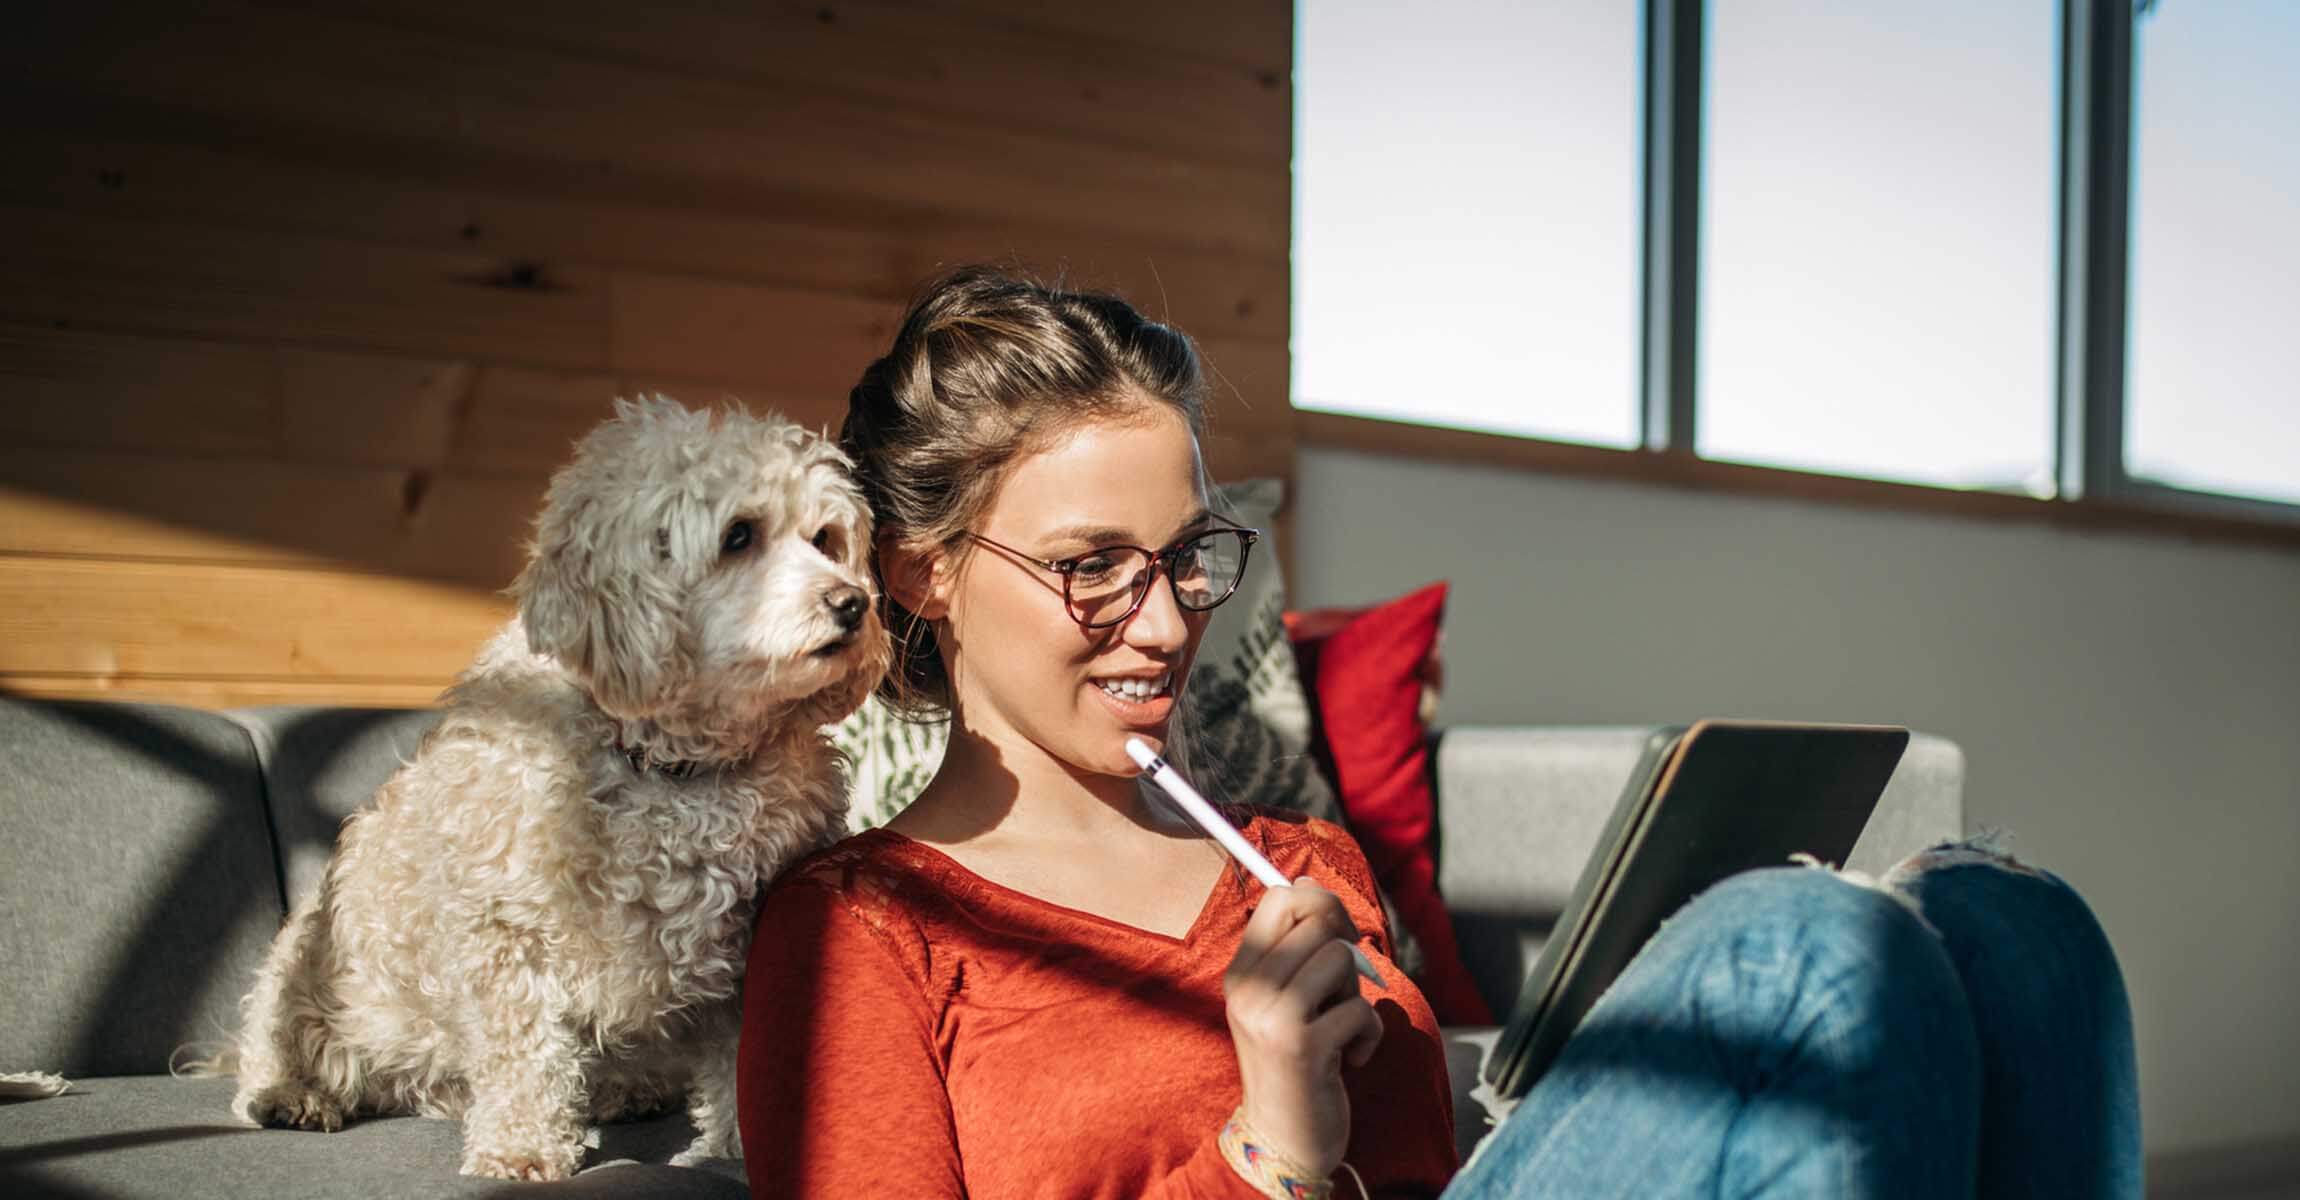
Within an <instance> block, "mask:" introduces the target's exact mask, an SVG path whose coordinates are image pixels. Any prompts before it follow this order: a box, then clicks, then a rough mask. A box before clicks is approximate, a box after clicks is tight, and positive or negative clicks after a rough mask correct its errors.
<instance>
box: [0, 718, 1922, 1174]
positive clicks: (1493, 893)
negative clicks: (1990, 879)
mask: <svg viewBox="0 0 2300 1200" xmlns="http://www.w3.org/2000/svg"><path fill="white" fill-rule="evenodd" d="M430 721H431V716H430V714H428V713H423V712H404V711H384V710H367V709H332V708H306V709H251V710H242V711H236V712H227V713H211V712H203V711H197V710H192V709H183V708H172V707H167V706H159V705H138V704H104V703H69V702H40V701H25V700H16V699H9V698H0V762H5V763H6V766H7V769H6V771H5V772H4V773H0V862H5V864H6V866H5V876H4V877H5V882H4V883H0V1018H4V1019H0V1072H11V1071H27V1070H42V1071H54V1072H60V1073H62V1074H64V1075H66V1076H68V1077H70V1078H71V1079H72V1080H73V1081H74V1085H75V1086H74V1088H73V1089H72V1091H70V1092H68V1093H66V1094H65V1095H62V1096H58V1097H54V1098H50V1099H43V1100H29V1101H20V1102H16V1103H11V1104H0V1195H5V1196H12V1197H13V1196H62V1197H95V1196H107V1197H108V1196H155V1197H162V1196H165V1197H174V1196H178V1195H182V1194H186V1193H192V1194H203V1195H205V1194H218V1195H220V1194H230V1195H248V1196H302V1197H332V1196H344V1197H351V1196H360V1197H369V1196H393V1197H399V1196H407V1197H413V1196H426V1197H428V1196H464V1195H480V1194H492V1193H498V1192H506V1191H515V1192H517V1193H519V1194H521V1195H524V1196H531V1197H541V1196H558V1195H569V1196H576V1195H589V1194H600V1195H607V1194H613V1195H618V1196H622V1195H662V1196H719V1195H724V1196H741V1195H743V1193H744V1189H743V1186H742V1183H741V1178H742V1176H741V1169H740V1166H739V1164H736V1163H731V1162H729V1163H719V1164H713V1165H712V1166H710V1167H706V1168H696V1169H689V1168H678V1167H671V1166H667V1165H664V1163H665V1160H667V1159H668V1158H669V1157H670V1156H671V1154H673V1153H675V1152H676V1151H677V1150H678V1149H680V1148H681V1147H683V1146H684V1145H685V1144H686V1142H687V1140H688V1138H689V1136H691V1135H690V1132H689V1130H688V1129H687V1127H686V1123H685V1120H684V1119H683V1118H680V1117H665V1118H659V1119H656V1120H653V1121H643V1122H634V1123H628V1124H621V1125H613V1126H608V1127H606V1128H604V1129H602V1131H601V1141H600V1146H599V1148H598V1149H597V1150H595V1151H594V1152H593V1153H592V1155H591V1159H590V1162H591V1163H592V1164H594V1165H593V1166H591V1167H590V1168H589V1169H587V1170H586V1171H585V1172H584V1173H582V1174H580V1175H578V1176H577V1177H575V1178H574V1179H571V1180H567V1181H565V1182H562V1183H556V1184H518V1185H513V1184H503V1183H496V1182H491V1181H482V1180H473V1179H466V1178H463V1177H461V1176H459V1175H457V1174H455V1165H456V1162H457V1161H458V1130H457V1128H456V1126H455V1125H454V1123H452V1122H446V1121H436V1120H424V1119H420V1118H412V1117H411V1118H394V1119H385V1120H369V1121H363V1122H358V1123H355V1124H354V1125H353V1126H351V1127H350V1128H348V1129H346V1130H344V1131H343V1132H341V1133H337V1134H325V1135H323V1134H310V1133H298V1132H290V1131H282V1130H268V1129H267V1130H256V1129H246V1128H242V1127H240V1126H238V1125H236V1124H235V1123H234V1122H233V1121H232V1119H231V1117H230V1115H229V1113H228V1111H227V1101H228V1099H229V1097H230V1093H231V1080H229V1079H223V1078H175V1077H171V1076H170V1074H169V1071H168V1068H169V1062H170V1057H171V1055H172V1054H175V1053H176V1052H177V1051H178V1050H179V1049H180V1048H183V1047H187V1046H190V1047H196V1048H198V1047H204V1048H209V1049H213V1048H215V1047H217V1046H219V1045H220V1044H221V1043H222V1041H223V1039H225V1038H226V1037H227V1036H228V1035H229V1033H230V1031H231V1030H232V1029H233V1027H234V1025H235V1021H236V1004H237V1000H238V997H239V995H240V994H241V992H242V991H244V990H245V988H246V986H247V983H248V980H249V978H250V976H251V974H252V972H253V970H254V968H255V965H256V963H257V961H258V959H259V958H260V956H261V955H262V953H263V950H264V948H265V946H266V945H267V944H268V942H269V940H270V938H271V935H272V932H273V931H274V930H275V929H276V928H277V927H278V925H279V922H280V921H281V919H282V918H283V916H284V915H285V913H286V909H287V905H288V902H289V899H290V898H291V897H297V896H301V895H303V894H305V893H306V892H308V891H309V890H310V889H311V888H312V887H313V886H315V884H316V881H317V879H318V877H319V874H320V872H321V870H322V868H323V866H324V864H325V862H326V859H327V853H328V847H329V845H330V843H331V841H332V839H333V837H334V833H335V829H336V827H337V825H338V824H339V823H340V822H341V821H342V819H343V817H344V816H345V815H346V814H347V813H349V812H351V811H352V810H353V809H354V808H356V807H358V806H359V805H360V804H361V803H362V802H364V801H365V800H366V799H367V797H368V795H369V794H370V793H371V792H372V791H373V790H374V789H375V787H376V785H377V784H378V783H380V782H381V781H382V779H383V778H384V777H385V776H386V775H388V774H389V773H390V771H391V770H392V769H393V768H394V766H396V764H397V763H398V762H399V761H401V759H402V758H403V757H404V756H405V755H406V754H408V753H409V752H410V751H411V750H412V749H413V747H414V745H415V742H416V740H417V738H419V737H420V736H421V734H422V731H423V730H424V729H425V728H426V727H428V725H429V723H430ZM1644 733H1645V730H1642V729H1635V728H1607V729H1529V728H1506V729H1480V728H1457V729H1452V730H1448V731H1446V732H1444V733H1443V734H1442V735H1441V736H1440V737H1439V738H1438V739H1437V753H1436V755H1435V774H1436V777H1437V785H1438V794H1439V840H1440V841H1439V856H1440V857H1439V882H1440V887H1441V889H1442V890H1443V892H1444V894H1445V896H1446V898H1447V901H1448V903H1449V905H1450V907H1451V909H1452V911H1453V913H1454V919H1455V925H1456V929H1457V932H1458V934H1459V936H1460V939H1461V944H1462V947H1463V954H1464V958H1465V960H1466V962H1467V965H1468V967H1469V969H1470V972H1471V974H1472V976H1473V977H1474V978H1475V979H1476V980H1477V983H1478V986H1479V987H1480V989H1481V990H1482V991H1483V992H1484V993H1485V995H1486V997H1487V999H1488V1000H1489V1002H1491V1003H1492V1004H1493V1005H1494V1007H1495V1008H1496V1010H1497V1011H1501V1012H1506V1011H1507V1010H1508V1008H1509V1007H1510V1004H1511V1003H1512V1001H1513V1000H1514V998H1515V995H1516V991H1517V987H1518V985H1519V982H1520V980H1521V979H1522V977H1523V974H1524V972H1525V970H1526V969H1527V968H1528V967H1529V966H1530V965H1531V963H1532V962H1533V961H1534V959H1535V957H1536V956H1537V955H1538V953H1539V950H1540V946H1541V940H1542V938H1543V937H1544V936H1545V935H1546V933H1547V930H1548V927H1549V924H1550V923H1551V922H1552V921H1553V920H1554V919H1555V916H1556V912H1557V910H1558V908H1559V907H1560V905H1561V904H1562V903H1563V901H1564V899H1565V897H1566V895H1567V893H1568V892H1569V890H1570V889H1571V887H1572V885H1573V881H1574V879H1575V877H1576V876H1577V875H1578V873H1579V871H1580V869H1581V862H1582V858H1583V856H1584V855H1585V854H1586V853H1587V850H1588V848H1589V846H1590V845H1591V844H1592V843H1593V842H1594V841H1595V839H1596V836H1597V832H1598V827H1599V825H1600V824H1601V822H1602V820H1603V817H1604V815H1605V813H1606V812H1607V811H1608V810H1609V808H1610V806H1611V805H1612V802H1613V800H1614V797H1615V795H1616V794H1617V793H1618V791H1619V789H1620V787H1621V783H1622V781H1623V780H1624V779H1625V778H1626V777H1627V776H1628V774H1629V772H1630V769H1631V764H1632V763H1633V762H1634V760H1635V758H1636V755H1637V750H1638V747H1639V745H1640V743H1641V741H1642V738H1643V735H1644ZM1962 767H1963V764H1962V757H1961V756H1960V755H1959V753H1958V752H1957V749H1956V747H1955V746H1953V745H1951V744H1949V743H1947V742H1945V741H1942V740H1941V739H1938V738H1931V737H1923V736H1920V737H1918V738H1917V739H1916V740H1915V742H1914V743H1913V744H1912V746H1911V748H1910V751H1909V754H1908V756H1907V757H1906V758H1905V759H1904V760H1903V763H1902V766H1901V769H1900V771H1899V772H1898V774H1897V775H1896V776H1895V778H1894V781H1893V784H1892V787H1891V788H1890V789H1889V790H1888V792H1887V793H1886V797H1885V800H1884V803H1883V805H1882V807H1881V808H1880V811H1879V814H1878V816H1877V818H1876V819H1875V820H1873V821H1872V822H1871V825H1870V828H1869V831H1868V833H1867V834H1866V835H1865V836H1864V838H1863V840H1862V844H1861V846H1860V848H1859V849H1858V850H1857V851H1856V852H1855V855H1854V864H1853V865H1855V866H1866V867H1868V868H1870V869H1875V868H1877V867H1881V866H1883V865H1886V864H1888V863H1890V862H1891V861H1892V860H1893V859H1895V858H1897V857H1899V856H1900V855H1902V854H1905V853H1907V852H1908V851H1910V850H1913V849H1916V848H1918V847H1919V846H1921V845H1923V844H1924V843H1926V842H1927V841H1930V840H1934V839H1937V838H1940V837H1945V836H1952V835H1954V834H1955V833H1957V832H1958V830H1959V828H1960V826H1961V814H1962V809H1961V784H1962V774H1963V770H1962ZM1448 1043H1449V1044H1448V1058H1449V1065H1450V1066H1451V1067H1452V1069H1453V1074H1454V1079H1455V1084H1456V1089H1455V1090H1456V1093H1457V1105H1458V1107H1457V1119H1456V1123H1457V1126H1458V1127H1459V1129H1460V1132H1461V1138H1462V1143H1463V1147H1464V1150H1465V1152H1466V1150H1467V1148H1468V1147H1469V1145H1470V1144H1471V1143H1472V1142H1474V1140H1475V1138H1476V1137H1477V1136H1479V1135H1480V1134H1482V1133H1483V1132H1484V1131H1485V1130H1486V1128H1487V1124H1488V1120H1487V1114H1486V1112H1485V1110H1484V1108H1483V1106H1482V1105H1481V1104H1480V1103H1479V1101H1478V1100H1477V1099H1475V1098H1474V1097H1473V1096H1472V1094H1471V1093H1472V1090H1473V1084H1474V1080H1475V1075H1476V1071H1477V1068H1478V1065H1479V1058H1480V1055H1481V1054H1482V1053H1483V1052H1484V1051H1485V1050H1486V1049H1487V1048H1489V1047H1490V1045H1491V1043H1492V1031H1490V1030H1456V1031H1450V1032H1449V1038H1448Z"/></svg>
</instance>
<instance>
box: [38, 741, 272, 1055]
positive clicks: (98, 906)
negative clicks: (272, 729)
mask: <svg viewBox="0 0 2300 1200" xmlns="http://www.w3.org/2000/svg"><path fill="white" fill-rule="evenodd" d="M0 762H5V763H7V764H8V770H6V771H4V772H0V878H4V879H5V880H6V882H5V883H0V963H5V964H7V970H6V971H4V972H0V1013H5V1014H7V1019H6V1020H0V1071H25V1070H41V1071H58V1072H62V1073H64V1074H66V1075H92V1074H132V1073H141V1072H149V1071H165V1070H166V1069H167V1065H168V1058H169V1055H170V1053H171V1052H173V1051H174V1050H175V1049H176V1048H177V1047H179V1046H183V1045H187V1044H191V1043H207V1044H208V1045H209V1047H211V1048H213V1047H215V1046H216V1045H217V1044H218V1043H220V1041H221V1040H222V1039H224V1038H227V1037H229V1036H230V1034H231V1032H232V1031H233V1030H234V1029H236V1028H237V1026H238V1023H239V1020H238V1001H239V997H240V995H241V994H242V993H243V992H244V991H245V990H246V988H247V985H248V980H249V979H250V978H251V977H252V976H253V975H254V973H255V969H256V965H257V964H258V963H259V962H260V961H261V960H262V957H263V952H264V948H265V946H266V945H267V944H268V943H269V942H270V941H271V936H272V934H273V932H274V931H275V930H277V929H278V928H279V923H280V919H281V917H282V916H283V915H284V913H283V910H282V907H281V903H280V883H279V875H278V872H277V870H276V868H275V866H274V860H273V855H272V843H271V834H270V831H269V830H268V829H267V828H266V826H265V822H264V807H263V793H262V783H261V780H260V778H259V776H258V774H257V770H256V761H255V755H254V752H253V750H252V748H251V747H250V745H249V742H248V737H247V734H246V733H244V732H242V731H241V730H240V728H239V727H238V726H236V725H234V724H232V723H231V722H230V721H228V720H225V719H224V718H222V717H220V716H217V715H214V714H212V713H204V712H198V711H195V710H191V709H184V708H173V707H169V706H166V705H151V704H110V703H82V702H72V701H36V700H20V699H13V698H4V697H0Z"/></svg>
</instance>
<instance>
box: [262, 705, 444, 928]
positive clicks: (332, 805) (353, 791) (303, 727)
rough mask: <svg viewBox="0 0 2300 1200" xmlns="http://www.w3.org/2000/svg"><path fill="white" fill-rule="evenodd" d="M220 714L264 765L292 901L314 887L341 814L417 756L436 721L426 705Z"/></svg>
mask: <svg viewBox="0 0 2300 1200" xmlns="http://www.w3.org/2000/svg"><path fill="white" fill-rule="evenodd" d="M226 715H227V716H229V717H230V718H231V719H233V720H234V721H237V722H238V723H239V724H240V725H241V727H243V728H244V729H246V730H247V733H248V737H249V738H250V739H251V740H252V741H253V742H254V744H255V752H256V756H257V759H258V761H260V762H261V763H262V765H263V771H264V779H265V782H266V785H267V789H266V790H267V800H268V802H269V804H270V806H271V817H272V827H273V829H274V830H275V831H276V832H277V833H278V836H279V843H280V846H281V847H282V848H283V849H284V850H285V854H284V855H283V860H284V862H285V871H286V883H287V900H288V903H289V904H290V905H293V904H294V903H295V902H296V901H298V900H301V899H303V898H304V897H306V896H309V895H311V894H312V892H313V890H314V889H316V888H318V887H319V881H320V877H321V876H322V875H324V874H326V872H327V858H328V855H329V853H331V852H332V851H333V850H334V848H335V835H336V830H337V829H339V828H340V827H341V826H342V825H343V820H344V818H345V817H348V816H350V815H351V814H352V813H353V812H355V811H357V810H358V809H359V808H360V807H361V806H363V805H365V804H366V803H367V802H368V801H369V800H370V799H372V798H373V797H374V796H375V790H376V789H377V788H379V787H382V786H383V783H384V781H385V780H387V779H389V778H391V776H392V773H393V772H395V771H397V770H399V768H400V765H401V764H402V763H405V762H407V761H408V760H409V759H411V758H413V757H415V748H416V746H417V745H418V744H419V743H421V742H422V741H423V735H424V734H426V733H428V732H430V730H431V727H432V726H433V725H435V724H437V723H438V722H439V713H438V712H437V711H435V710H432V709H389V708H302V707H277V708H243V709H236V710H234V711H232V712H231V713H228V714H226Z"/></svg>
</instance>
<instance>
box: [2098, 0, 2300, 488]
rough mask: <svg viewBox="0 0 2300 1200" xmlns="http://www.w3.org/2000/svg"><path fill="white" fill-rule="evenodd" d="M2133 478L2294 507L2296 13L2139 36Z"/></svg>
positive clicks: (2183, 22) (2271, 5)
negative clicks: (2249, 497) (2283, 503)
mask: <svg viewBox="0 0 2300 1200" xmlns="http://www.w3.org/2000/svg"><path fill="white" fill-rule="evenodd" d="M2133 42H2134V58H2135V64H2134V66H2135V70H2134V79H2133V140H2132V161H2133V171H2132V202H2131V203H2132V249H2131V272H2132V274H2131V284H2130V300H2129V302H2128V303H2129V306H2130V310H2131V318H2130V319H2131V335H2130V340H2129V342H2128V346H2129V349H2128V354H2129V358H2128V361H2127V367H2126V401H2125V427H2124V453H2125V470H2126V472H2127V473H2128V474H2129V475H2131V476H2132V477H2133V478H2134V479H2136V480H2138V481H2141V482H2145V483H2154V484H2161V485H2168V486H2172V487H2178V488H2182V489H2187V490H2192V491H2203V492H2220V493H2227V494H2233V495H2240V496H2252V497H2257V498H2260V499H2266V500H2278V501H2283V502H2286V503H2300V337H2296V334H2300V137H2296V135H2300V74H2296V73H2295V72H2294V70H2293V66H2292V54H2293V51H2294V50H2295V49H2296V48H2300V4H2294V3H2292V2H2291V0H2204V2H2198V0H2163V2H2161V3H2159V4H2157V5H2155V6H2154V7H2153V9H2152V10H2151V11H2149V12H2148V13H2147V15H2145V16H2143V17H2141V18H2140V20H2139V23H2138V26H2137V28H2136V29H2135V30H2134V37H2133Z"/></svg>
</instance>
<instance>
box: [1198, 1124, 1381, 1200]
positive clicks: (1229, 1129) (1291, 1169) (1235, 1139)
mask: <svg viewBox="0 0 2300 1200" xmlns="http://www.w3.org/2000/svg"><path fill="white" fill-rule="evenodd" d="M1215 1144H1216V1145H1217V1146H1219V1147H1221V1150H1222V1157H1223V1158H1224V1159H1225V1160H1227V1161H1228V1162H1229V1164H1230V1169H1231V1170H1234V1171H1236V1172H1237V1173H1238V1177H1239V1178H1241V1179H1244V1180H1245V1181H1246V1182H1247V1183H1250V1184H1253V1185H1254V1187H1255V1189H1256V1190H1258V1191H1260V1192H1261V1193H1262V1194H1263V1195H1265V1196H1269V1197H1271V1198H1272V1200H1332V1197H1333V1194H1334V1181H1333V1178H1332V1177H1331V1176H1325V1175H1320V1174H1318V1173H1317V1172H1315V1171H1312V1170H1310V1169H1309V1168H1308V1167H1305V1166H1303V1165H1301V1164H1300V1163H1297V1162H1295V1161H1294V1160H1293V1159H1290V1158H1288V1157H1286V1156H1285V1155H1284V1154H1281V1153H1279V1152H1278V1151H1277V1150H1276V1149H1275V1148H1273V1147H1272V1146H1271V1145H1270V1143H1269V1142H1268V1141H1266V1140H1264V1139H1263V1137H1262V1135H1260V1134H1258V1133H1256V1132H1254V1127H1253V1126H1251V1125H1248V1124H1247V1123H1246V1106H1245V1105H1243V1104H1241V1105H1239V1106H1238V1108H1237V1110H1236V1111H1235V1112H1232V1113H1231V1114H1230V1119H1229V1120H1227V1121H1224V1122H1222V1133H1221V1136H1220V1137H1218V1138H1216V1139H1215ZM1342 1169H1343V1170H1345V1171H1348V1172H1349V1173H1350V1179H1351V1180H1352V1181H1353V1182H1355V1183H1356V1184H1357V1185H1358V1194H1359V1195H1360V1196H1364V1195H1365V1194H1366V1181H1365V1180H1363V1179H1360V1178H1358V1172H1357V1168H1355V1167H1352V1166H1351V1165H1350V1164H1348V1163H1343V1164H1342Z"/></svg>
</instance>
